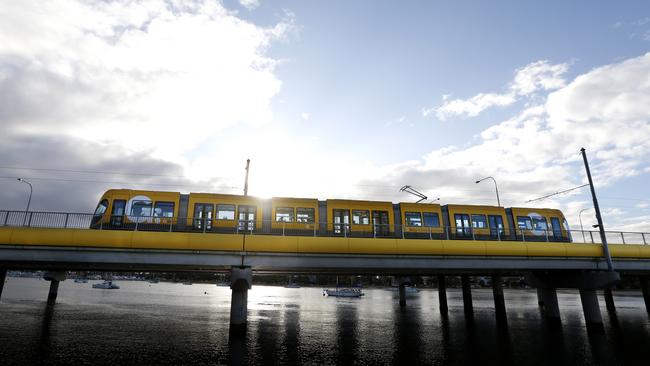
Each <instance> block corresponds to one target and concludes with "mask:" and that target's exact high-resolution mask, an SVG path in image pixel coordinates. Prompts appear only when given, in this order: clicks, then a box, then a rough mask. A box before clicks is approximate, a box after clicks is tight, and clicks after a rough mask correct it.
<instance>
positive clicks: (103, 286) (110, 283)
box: [93, 281, 120, 290]
mask: <svg viewBox="0 0 650 366" xmlns="http://www.w3.org/2000/svg"><path fill="white" fill-rule="evenodd" d="M93 288H101V289H106V290H116V289H119V288H120V286H118V285H116V284H114V283H113V281H104V282H102V283H95V284H93Z"/></svg>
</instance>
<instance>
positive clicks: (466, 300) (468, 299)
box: [460, 275, 474, 317]
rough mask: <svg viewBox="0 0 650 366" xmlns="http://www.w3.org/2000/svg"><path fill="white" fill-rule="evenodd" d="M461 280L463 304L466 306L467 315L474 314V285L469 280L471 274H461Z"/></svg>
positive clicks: (471, 315)
mask: <svg viewBox="0 0 650 366" xmlns="http://www.w3.org/2000/svg"><path fill="white" fill-rule="evenodd" d="M460 282H461V284H462V287H463V306H464V307H465V316H466V317H473V316H474V306H473V305H472V286H471V284H470V282H469V275H462V276H460Z"/></svg>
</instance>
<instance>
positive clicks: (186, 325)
mask: <svg viewBox="0 0 650 366" xmlns="http://www.w3.org/2000/svg"><path fill="white" fill-rule="evenodd" d="M92 283H93V281H89V283H86V284H78V283H74V282H73V281H71V280H67V281H64V282H62V283H61V286H60V288H59V297H58V299H57V304H56V305H55V306H54V307H53V308H50V309H48V308H47V307H46V306H45V299H46V298H47V292H48V286H49V282H46V281H43V280H38V279H29V278H9V279H8V280H7V283H6V284H5V289H4V292H3V294H2V301H1V302H0V360H1V362H0V363H1V364H2V365H13V364H21V365H22V364H52V365H69V364H88V365H104V364H134V363H135V364H158V365H171V364H173V365H177V364H193V365H202V364H206V365H215V364H318V365H322V364H326V365H331V364H360V365H378V364H429V365H431V364H441V365H442V364H449V365H460V364H512V365H615V364H622V365H626V364H630V365H632V364H634V365H638V364H644V363H645V362H647V360H649V359H650V322H649V321H648V316H647V314H646V312H645V307H644V305H643V299H642V298H641V297H640V295H639V294H638V293H636V292H633V291H631V292H618V293H616V296H615V301H616V305H617V315H616V316H613V317H612V316H609V315H608V314H607V312H606V310H605V309H604V301H603V299H602V298H601V299H600V300H601V304H602V305H603V308H602V309H601V310H602V312H603V317H604V325H605V326H604V330H600V331H599V330H594V329H591V328H589V329H588V328H587V327H586V326H585V325H584V320H583V316H582V308H581V305H580V298H579V296H578V294H577V292H576V291H560V292H559V294H558V296H559V302H560V307H561V309H560V310H561V313H562V326H561V327H557V326H556V327H553V326H550V325H549V324H546V323H545V322H544V321H543V319H542V318H541V316H540V314H539V310H538V307H537V297H536V293H535V291H534V290H506V291H505V297H506V305H507V310H508V324H507V326H505V327H504V326H499V325H497V323H496V321H495V315H494V310H493V309H492V307H493V306H492V305H493V304H492V293H491V291H490V290H485V289H475V290H474V291H473V297H474V307H475V309H474V320H473V321H467V320H466V319H465V316H464V312H463V307H462V295H461V293H460V291H458V290H455V289H449V292H448V298H449V315H448V316H447V317H441V315H440V314H439V312H438V301H437V292H436V291H435V290H426V289H425V290H423V291H421V292H420V293H419V294H415V295H410V296H407V307H406V308H405V309H400V307H399V305H398V299H397V294H396V293H395V292H391V291H386V290H383V289H365V290H364V292H365V293H366V296H364V297H363V298H360V299H343V298H326V297H323V296H322V295H321V289H320V288H299V289H285V288H281V287H271V286H253V289H252V290H251V291H250V292H249V311H248V314H249V318H248V319H249V325H248V328H247V331H246V334H245V336H243V337H235V336H233V337H230V336H229V324H228V320H229V315H230V313H229V312H230V289H228V288H227V287H217V286H214V285H201V284H194V285H192V286H187V285H182V284H171V283H158V284H149V283H147V282H136V281H133V282H130V281H118V283H119V285H120V286H121V289H119V290H100V289H93V288H91V285H92ZM206 292H207V294H206ZM640 360H646V361H640Z"/></svg>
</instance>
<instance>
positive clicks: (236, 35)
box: [0, 0, 650, 232]
mask: <svg viewBox="0 0 650 366" xmlns="http://www.w3.org/2000/svg"><path fill="white" fill-rule="evenodd" d="M649 51H650V3H648V2H647V1H620V2H598V3H594V2H593V1H572V2H564V1H547V2H522V1H489V2H486V1H475V2H470V1H454V2H441V1H421V2H420V1H411V2H395V1H298V0H278V1H266V0H239V1H236V0H224V1H222V2H219V1H208V0H205V1H178V0H167V1H162V0H148V1H136V0H131V1H111V0H101V1H100V0H41V1H28V0H27V1H3V2H1V3H0V133H1V135H0V136H2V140H1V141H2V143H1V144H0V177H1V178H0V203H1V204H0V209H10V210H23V209H24V208H25V205H26V201H27V198H28V194H29V187H27V186H26V185H25V184H23V183H21V182H19V181H17V180H16V178H17V177H23V178H25V179H27V180H28V181H30V182H31V183H32V185H33V188H34V193H33V198H32V203H31V207H30V208H31V209H32V210H37V211H61V212H70V211H74V212H92V211H93V210H94V208H95V206H96V204H97V202H98V200H99V198H100V197H101V194H102V193H103V192H104V191H106V190H107V189H110V188H132V189H148V190H166V191H179V192H184V193H187V192H216V193H230V194H241V193H242V192H243V185H244V174H245V171H244V167H245V164H246V159H251V170H250V181H249V193H250V194H251V195H255V196H260V197H313V198H319V199H327V198H350V199H368V200H380V201H392V202H414V201H415V200H416V199H417V198H416V197H414V196H411V195H408V194H407V193H404V192H400V187H402V186H404V185H410V186H412V187H414V188H415V189H417V190H418V191H420V192H423V193H424V194H425V195H427V196H428V197H429V200H435V199H437V198H439V200H437V201H435V202H437V203H441V204H447V203H471V204H496V196H495V192H494V184H493V183H492V181H490V180H486V181H483V182H481V183H480V184H476V183H475V181H476V180H478V179H481V178H483V177H486V176H492V177H494V178H495V180H496V182H497V184H498V188H499V193H500V198H501V203H502V205H504V206H507V207H549V208H559V209H561V210H562V211H563V212H564V214H565V215H566V216H567V218H568V221H569V224H570V226H571V227H572V228H578V227H579V219H580V217H581V218H582V220H583V223H584V226H585V227H588V226H590V225H592V224H594V223H595V221H596V219H595V216H594V214H593V210H590V209H589V208H591V207H593V204H592V202H591V197H590V193H589V190H588V189H586V188H582V189H577V190H574V191H571V192H568V193H565V194H561V195H556V196H553V197H551V198H548V199H544V200H538V201H534V202H527V201H529V200H531V199H535V198H539V197H542V196H545V195H548V194H550V193H554V192H558V191H563V190H566V189H570V188H573V187H576V186H580V185H583V184H585V183H586V175H585V170H584V166H583V163H582V158H581V156H580V148H582V147H584V148H585V149H586V152H587V155H588V158H589V162H590V165H591V169H592V174H593V178H594V182H595V186H596V191H597V193H598V197H599V203H600V206H601V210H602V213H603V219H604V222H605V228H606V229H607V230H625V231H645V232H650V195H649V194H648V193H647V187H648V186H650V108H648V106H650V52H649ZM583 210H584V211H583ZM581 211H582V214H581V215H580V212H581Z"/></svg>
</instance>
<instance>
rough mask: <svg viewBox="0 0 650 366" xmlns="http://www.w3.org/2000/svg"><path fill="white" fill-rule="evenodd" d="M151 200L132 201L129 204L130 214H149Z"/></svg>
mask: <svg viewBox="0 0 650 366" xmlns="http://www.w3.org/2000/svg"><path fill="white" fill-rule="evenodd" d="M151 206H152V204H151V201H133V203H132V204H131V216H140V217H146V216H151Z"/></svg>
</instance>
